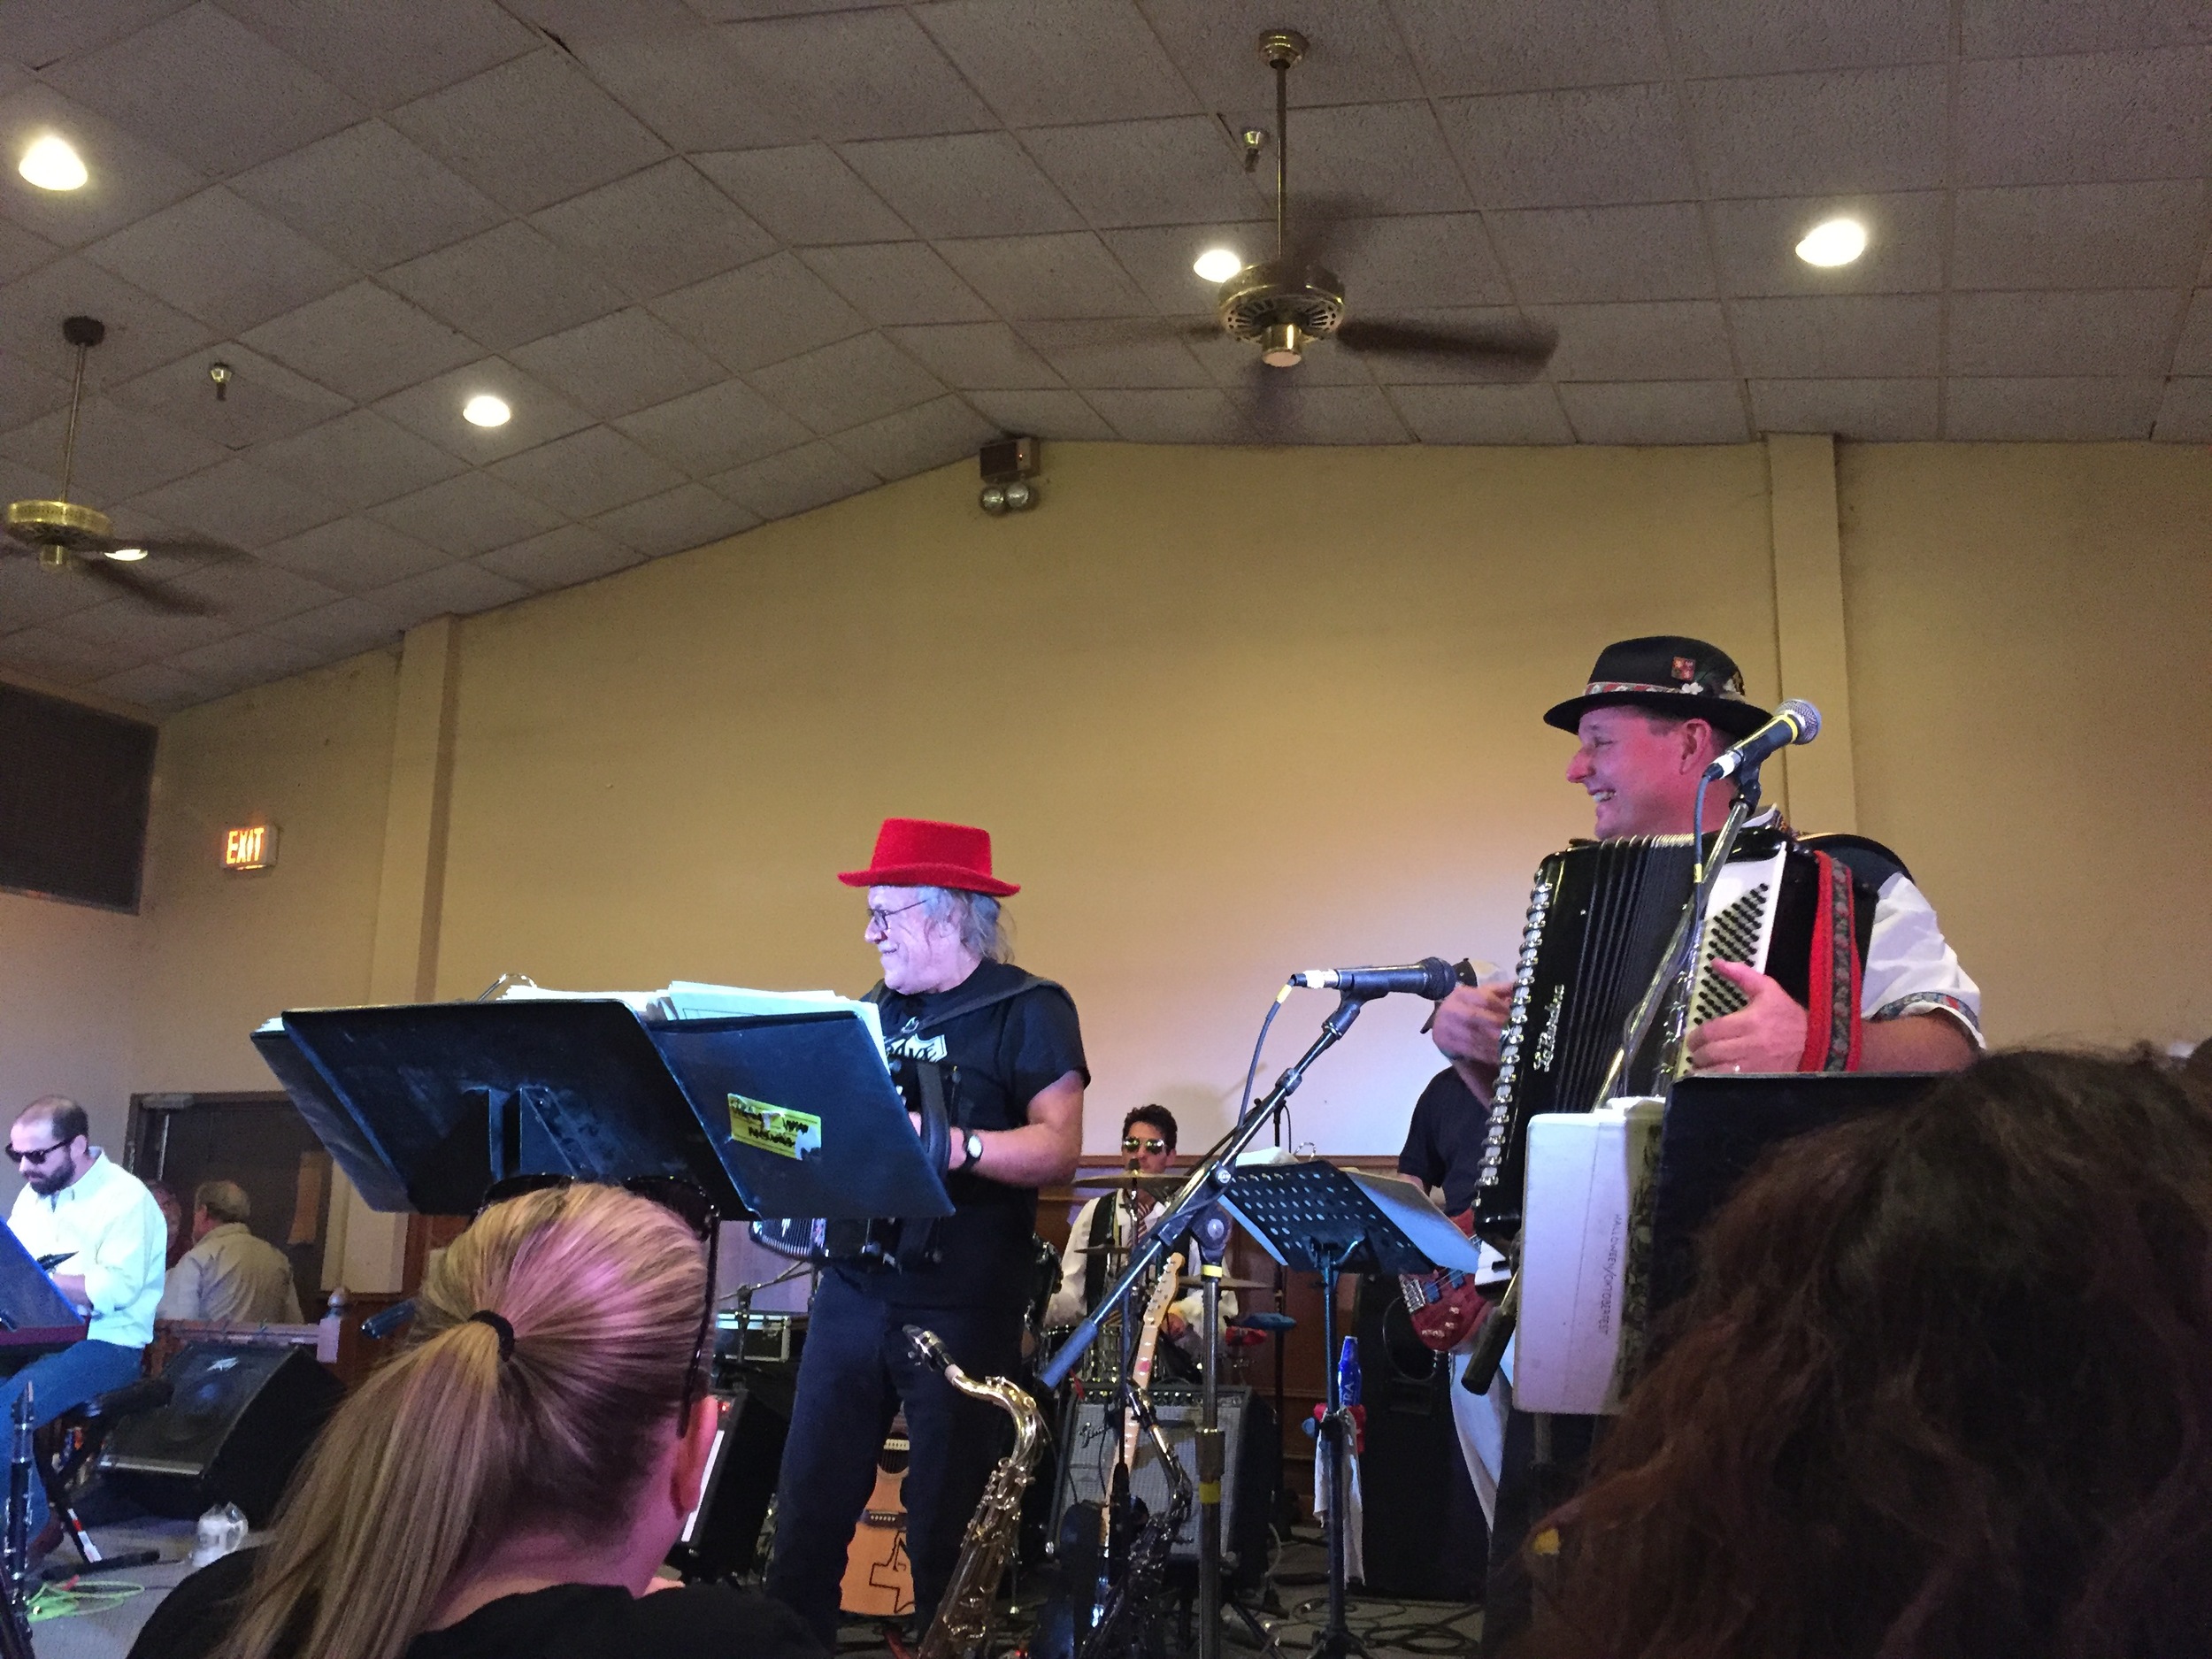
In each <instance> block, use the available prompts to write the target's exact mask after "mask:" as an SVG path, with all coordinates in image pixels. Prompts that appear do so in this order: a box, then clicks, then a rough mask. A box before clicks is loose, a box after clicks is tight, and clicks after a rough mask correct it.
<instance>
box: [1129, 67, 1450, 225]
mask: <svg viewBox="0 0 2212 1659" xmlns="http://www.w3.org/2000/svg"><path fill="white" fill-rule="evenodd" d="M1231 123H1232V125H1233V126H1237V127H1247V126H1249V127H1262V128H1266V127H1273V126H1274V124H1275V118H1274V105H1273V104H1272V102H1270V104H1268V106H1267V109H1266V111H1265V112H1264V113H1263V112H1262V111H1260V110H1258V109H1256V108H1254V109H1248V110H1245V111H1240V112H1239V113H1238V114H1236V115H1233V116H1232V117H1231ZM1290 142H1291V151H1290V178H1291V211H1292V214H1293V216H1294V219H1295V215H1296V213H1297V211H1298V205H1299V202H1300V198H1301V197H1303V198H1304V199H1305V200H1307V201H1309V202H1311V201H1314V200H1316V199H1321V200H1333V201H1339V202H1342V203H1344V204H1348V208H1347V211H1354V209H1355V205H1356V211H1361V212H1367V213H1450V212H1455V211H1461V210H1463V209H1465V208H1467V207H1469V206H1471V199H1470V197H1469V196H1468V194H1467V187H1466V184H1465V183H1464V182H1463V180H1462V179H1461V178H1460V173H1459V169H1458V168H1457V167H1455V166H1454V165H1452V152H1451V147H1450V146H1449V145H1448V144H1447V143H1446V142H1444V134H1443V132H1442V130H1441V129H1440V127H1438V126H1437V123H1436V113H1435V111H1434V109H1433V108H1432V106H1431V105H1430V104H1427V103H1426V102H1425V101H1417V102H1411V103H1402V104H1340V105H1338V106H1336V107H1334V108H1331V109H1320V110H1303V111H1300V112H1299V113H1298V114H1296V115H1294V116H1293V117H1292V118H1291V123H1290ZM1273 162H1274V158H1273V157H1272V155H1269V156H1268V157H1265V158H1264V159H1263V161H1262V162H1261V165H1260V170H1261V173H1263V174H1265V173H1272V171H1273ZM1263 183H1264V184H1265V186H1266V189H1267V195H1266V196H1264V197H1263V201H1264V202H1265V203H1266V204H1270V205H1271V204H1272V203H1273V200H1274V194H1273V184H1272V182H1271V180H1263ZM1154 222H1157V221H1154ZM1293 240H1294V241H1295V240H1296V237H1295V230H1294V235H1293Z"/></svg>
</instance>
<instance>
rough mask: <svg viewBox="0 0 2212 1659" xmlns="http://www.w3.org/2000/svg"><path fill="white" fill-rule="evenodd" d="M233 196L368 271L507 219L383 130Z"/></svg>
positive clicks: (286, 165)
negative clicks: (237, 196)
mask: <svg viewBox="0 0 2212 1659" xmlns="http://www.w3.org/2000/svg"><path fill="white" fill-rule="evenodd" d="M231 188H232V189H234V190H235V191H236V192H237V193H238V194H239V195H241V196H244V197H245V198H246V199H247V200H248V201H250V202H251V203H253V204H256V205H257V206H258V207H260V208H262V209H264V210H265V211H268V212H271V213H273V214H275V215H276V216H277V218H279V219H282V220H283V221H284V222H285V223H286V224H288V225H289V226H290V227H292V228H293V229H294V230H296V231H298V232H300V233H301V234H303V235H305V236H311V237H312V238H313V239H314V240H315V241H317V242H320V243H321V244H322V245H323V246H324V247H326V248H327V249H329V250H331V251H332V252H333V253H334V254H336V255H338V256H339V257H341V258H342V259H348V260H350V261H351V262H352V263H353V264H354V265H357V266H358V267H360V268H361V269H362V270H364V271H381V270H382V269H383V268H384V267H385V266H387V265H397V264H398V263H399V262H400V261H402V260H403V259H412V258H415V257H418V256H419V255H421V254H426V253H431V252H434V251H435V250H438V249H440V248H449V247H451V246H452V245H453V244H454V243H455V242H459V241H461V240H462V239H463V238H464V237H466V236H473V235H475V234H477V233H478V232H479V231H483V230H488V229H490V228H491V227H493V226H494V225H496V224H497V223H499V221H500V220H501V219H503V218H505V217H506V215H505V214H504V213H503V212H502V211H500V209H499V206H498V204H495V202H494V201H493V200H492V199H491V197H489V196H486V195H485V194H484V193H483V192H482V191H481V190H479V189H478V188H476V187H475V186H474V185H472V184H471V183H469V182H468V181H467V180H465V179H463V178H462V177H461V176H460V175H459V174H458V173H452V172H450V171H449V170H448V169H446V168H445V167H442V166H441V165H439V164H438V163H437V162H436V161H434V160H433V159H432V158H431V157H429V156H428V155H426V154H425V153H424V152H423V151H422V150H419V149H418V148H416V146H415V145H413V144H412V143H411V142H408V141H407V139H405V138H404V137H403V136H402V135H401V134H399V133H397V132H396V131H394V130H393V129H392V128H391V127H387V126H386V125H385V124H384V123H383V122H381V121H364V122H362V123H361V124H360V125H359V126H357V127H348V128H346V130H345V131H344V132H342V133H333V134H331V135H330V136H329V137H328V138H325V139H319V140H318V141H317V142H314V143H312V144H310V145H308V146H306V148H304V149H303V150H294V151H292V152H291V153H290V154H289V155H284V156H279V157H277V158H276V159H275V160H274V161H268V162H264V163H263V164H262V165H260V166H258V167H256V168H254V169H253V170H252V171H251V172H250V173H240V174H239V175H238V177H237V178H235V179H234V180H232V181H231Z"/></svg>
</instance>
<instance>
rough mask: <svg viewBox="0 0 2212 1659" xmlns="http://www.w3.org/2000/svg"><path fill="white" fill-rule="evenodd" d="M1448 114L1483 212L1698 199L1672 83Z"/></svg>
mask: <svg viewBox="0 0 2212 1659" xmlns="http://www.w3.org/2000/svg"><path fill="white" fill-rule="evenodd" d="M1439 113H1440V116H1441V117H1442V119H1443V125H1444V131H1445V133H1446V134H1447V135H1448V137H1449V138H1450V140H1451V143H1452V148H1453V150H1455V152H1456V153H1457V155H1458V157H1459V160H1460V165H1461V166H1462V167H1463V168H1464V169H1465V172H1466V175H1467V185H1468V188H1469V189H1470V190H1471V191H1472V192H1473V194H1474V201H1475V205H1476V206H1478V207H1570V206H1571V207H1597V206H1602V205H1605V204H1609V203H1615V202H1681V201H1689V200H1694V198H1695V197H1696V196H1698V195H1699V191H1698V188H1697V186H1696V182H1695V179H1694V175H1693V173H1692V172H1691V168H1690V145H1689V139H1688V136H1687V135H1686V134H1685V132H1684V131H1683V127H1682V114H1681V106H1680V103H1679V100H1678V96H1677V95H1676V91H1675V88H1673V87H1672V86H1640V87H1582V88H1573V89H1571V90H1569V91H1563V92H1519V93H1507V94H1503V95H1501V96H1495V97H1487V98H1455V99H1453V100H1451V101H1450V102H1449V103H1447V104H1443V105H1441V106H1440V109H1439ZM1431 165H1434V164H1433V160H1432V164H1431Z"/></svg>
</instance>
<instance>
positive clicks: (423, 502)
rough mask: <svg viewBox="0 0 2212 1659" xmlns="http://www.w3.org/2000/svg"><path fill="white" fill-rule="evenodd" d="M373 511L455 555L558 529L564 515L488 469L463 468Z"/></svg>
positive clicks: (382, 520)
mask: <svg viewBox="0 0 2212 1659" xmlns="http://www.w3.org/2000/svg"><path fill="white" fill-rule="evenodd" d="M370 517H371V518H374V519H375V520H376V521H377V522H378V523H379V524H381V525H383V526H386V527H387V528H388V529H393V530H396V531H398V532H399V533H400V534H402V535H409V536H412V537H414V539H415V540H416V541H422V542H426V543H427V544H429V545H430V546H432V547H434V548H437V549H440V550H441V551H442V552H445V553H447V554H449V555H450V556H452V557H455V558H463V557H469V556H471V555H473V554H477V553H488V552H490V551H491V550H492V549H494V548H495V547H505V546H506V545H507V544H508V543H509V542H511V541H522V540H524V539H525V538H526V537H529V536H534V535H536V534H539V533H540V532H541V531H546V530H551V529H554V528H556V527H557V526H559V524H560V522H561V518H560V515H559V514H558V513H557V512H555V511H553V510H552V509H551V508H549V507H547V506H545V505H543V504H542V503H539V502H536V501H533V500H532V499H531V498H530V497H529V496H527V495H524V494H523V493H522V492H521V491H520V490H518V489H516V488H514V487H513V486H512V485H510V484H503V483H502V482H501V481H500V480H497V479H495V478H493V477H492V476H490V475H489V474H488V473H485V472H464V473H462V474H461V475H460V476H459V477H458V478H449V479H448V480H446V481H445V482H444V483H442V484H433V485H432V486H431V487H430V488H428V489H419V490H417V491H416V492H415V493H414V494H413V495H406V496H403V497H401V498H400V499H399V500H398V501H395V502H387V503H385V504H384V505H383V506H381V507H379V508H377V509H376V510H375V511H374V512H373V513H372V514H370ZM407 580H411V581H412V580H420V578H419V577H410V578H408V579H407ZM376 591H378V592H380V593H381V592H386V591H388V589H382V588H380V589H378V590H376Z"/></svg>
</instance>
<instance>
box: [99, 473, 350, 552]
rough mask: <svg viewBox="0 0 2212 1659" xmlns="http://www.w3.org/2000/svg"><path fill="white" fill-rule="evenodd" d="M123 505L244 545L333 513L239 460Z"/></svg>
mask: <svg viewBox="0 0 2212 1659" xmlns="http://www.w3.org/2000/svg"><path fill="white" fill-rule="evenodd" d="M129 504H130V505H131V506H134V507H137V508H142V509H143V510H144V511H147V512H150V513H152V514H153V515H154V516H155V517H156V518H161V519H165V520H166V521H167V522H168V523H171V524H175V525H181V526H184V527H185V528H186V529H188V530H196V531H198V532H199V533H200V534H202V535H211V536H213V537H214V538H215V539H216V540H217V541H227V542H229V543H230V544H231V545H232V546H233V547H238V548H245V549H255V548H262V547H266V546H267V545H268V544H269V543H270V542H272V541H282V540H283V539H284V538H285V537H286V536H290V535H297V534H299V533H300V532H301V531H303V530H311V529H313V528H314V527H315V526H317V525H319V524H327V523H329V522H330V521H331V520H332V519H333V518H337V517H338V516H339V515H338V510H337V508H335V507H334V506H332V505H331V504H330V503H327V502H326V501H324V500H323V499H322V498H321V497H320V496H318V495H310V494H309V493H308V492H307V491H305V490H303V489H301V488H297V487H296V486H295V485H293V484H290V483H288V482H287V481H286V480H283V479H280V478H278V477H277V476H275V475H274V474H273V473H271V472H263V471H262V470H261V469H260V468H258V467H256V466H254V465H250V463H248V462H245V461H240V460H230V461H226V462H224V463H223V464H222V465H220V466H212V467H210V468H209V469H208V470H207V471H206V472H195V473H193V474H192V475H191V476H190V477H188V478H184V479H180V480H178V481H177V482H175V483H173V484H165V485H163V486H162V487H161V488H159V489H157V490H151V491H149V492H148V493H147V494H145V495H142V496H140V497H138V498H137V499H136V500H135V501H134V502H132V503H129Z"/></svg>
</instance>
